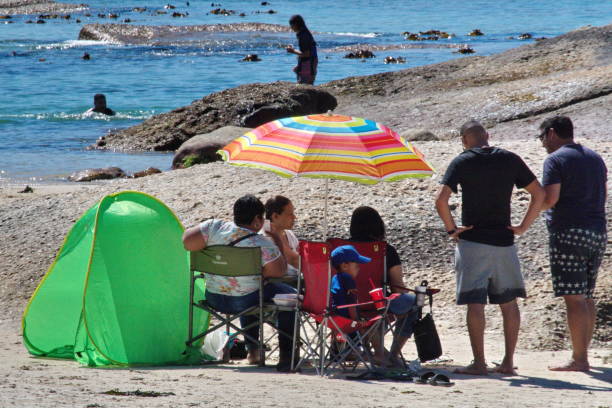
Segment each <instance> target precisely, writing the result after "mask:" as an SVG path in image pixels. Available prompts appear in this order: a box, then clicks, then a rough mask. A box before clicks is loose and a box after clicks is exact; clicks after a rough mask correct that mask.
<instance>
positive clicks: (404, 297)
mask: <svg viewBox="0 0 612 408" xmlns="http://www.w3.org/2000/svg"><path fill="white" fill-rule="evenodd" d="M350 234H351V237H350V240H351V241H360V242H372V241H384V240H385V238H386V235H385V223H384V222H383V220H382V218H381V216H380V214H378V211H376V210H375V209H374V208H372V207H367V206H363V207H358V208H356V209H355V211H353V215H352V216H351V227H350ZM386 248H387V254H386V257H387V259H386V264H387V279H388V283H389V287H390V288H391V292H393V293H400V294H401V295H400V296H399V297H397V298H396V299H393V300H392V301H391V303H390V304H389V311H390V312H391V313H393V314H394V315H396V316H398V320H397V323H396V331H395V334H394V336H393V337H394V338H393V345H392V346H391V358H392V359H393V360H394V362H399V358H400V357H401V350H402V348H403V347H404V345H405V344H406V341H407V340H408V339H409V338H410V336H412V331H413V326H414V323H415V322H416V320H417V318H418V308H417V306H416V296H414V295H413V294H411V293H408V291H407V290H406V289H402V288H405V285H404V278H403V276H402V262H401V260H400V258H399V255H398V254H397V250H396V249H395V247H394V246H393V245H391V244H389V243H387V246H386Z"/></svg>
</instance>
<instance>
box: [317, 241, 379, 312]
mask: <svg viewBox="0 0 612 408" xmlns="http://www.w3.org/2000/svg"><path fill="white" fill-rule="evenodd" d="M327 242H328V243H329V245H330V249H331V250H332V251H333V250H334V249H336V248H338V247H339V246H342V245H352V246H354V247H355V249H356V250H357V252H359V253H360V254H361V255H363V256H366V257H368V258H370V259H371V261H370V262H368V263H366V264H360V265H359V275H357V279H355V284H356V285H357V302H358V303H368V302H370V300H371V299H370V290H372V289H374V288H382V289H383V292H384V294H385V295H387V294H389V293H390V290H389V288H388V285H387V257H386V254H387V252H386V250H387V244H386V242H384V241H376V242H357V241H348V240H344V239H340V238H329V239H328V240H327ZM372 285H374V286H372ZM374 310H376V308H375V307H374V305H372V304H368V305H366V306H363V307H361V308H360V311H362V312H364V311H370V312H371V311H374Z"/></svg>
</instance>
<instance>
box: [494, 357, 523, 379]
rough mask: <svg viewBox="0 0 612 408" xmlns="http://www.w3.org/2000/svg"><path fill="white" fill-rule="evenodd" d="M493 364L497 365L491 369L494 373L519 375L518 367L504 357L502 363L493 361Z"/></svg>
mask: <svg viewBox="0 0 612 408" xmlns="http://www.w3.org/2000/svg"><path fill="white" fill-rule="evenodd" d="M493 364H494V365H495V367H494V368H493V369H491V370H490V371H491V372H492V373H499V374H506V375H518V373H517V372H516V369H517V368H518V367H517V366H515V365H514V363H513V362H507V361H506V360H505V359H504V360H503V361H502V362H501V363H499V362H493Z"/></svg>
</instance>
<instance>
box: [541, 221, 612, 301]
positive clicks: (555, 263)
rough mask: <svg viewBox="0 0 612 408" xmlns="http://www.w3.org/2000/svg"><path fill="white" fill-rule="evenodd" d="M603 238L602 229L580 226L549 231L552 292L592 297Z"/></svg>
mask: <svg viewBox="0 0 612 408" xmlns="http://www.w3.org/2000/svg"><path fill="white" fill-rule="evenodd" d="M607 242H608V238H607V236H606V233H605V232H597V231H590V230H585V229H580V228H570V229H566V230H561V231H556V232H551V233H550V241H549V257H550V272H551V275H552V281H553V289H554V291H555V296H564V295H586V297H588V298H592V297H593V291H594V290H595V281H596V280H597V271H598V269H599V266H600V265H601V261H602V259H603V256H604V252H605V251H606V243H607Z"/></svg>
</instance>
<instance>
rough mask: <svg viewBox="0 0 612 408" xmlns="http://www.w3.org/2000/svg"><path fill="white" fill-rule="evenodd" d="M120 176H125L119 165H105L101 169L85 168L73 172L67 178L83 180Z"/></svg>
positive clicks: (107, 178)
mask: <svg viewBox="0 0 612 408" xmlns="http://www.w3.org/2000/svg"><path fill="white" fill-rule="evenodd" d="M120 177H125V172H124V171H123V170H121V169H120V168H119V167H106V168H103V169H87V170H82V171H78V172H75V173H73V174H71V175H70V176H68V180H69V181H77V182H83V181H94V180H109V179H114V178H120Z"/></svg>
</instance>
